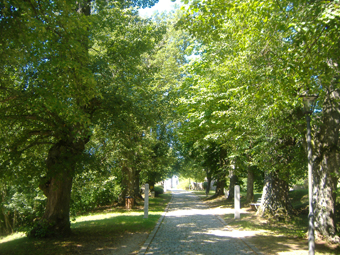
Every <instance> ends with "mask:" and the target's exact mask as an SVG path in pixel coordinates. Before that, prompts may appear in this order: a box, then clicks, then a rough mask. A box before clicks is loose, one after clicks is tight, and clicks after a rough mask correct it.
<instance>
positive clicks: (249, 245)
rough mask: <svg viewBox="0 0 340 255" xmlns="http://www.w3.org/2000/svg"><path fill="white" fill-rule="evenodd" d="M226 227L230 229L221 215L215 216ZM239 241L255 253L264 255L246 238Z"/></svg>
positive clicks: (240, 238)
mask: <svg viewBox="0 0 340 255" xmlns="http://www.w3.org/2000/svg"><path fill="white" fill-rule="evenodd" d="M215 216H216V217H217V218H218V219H219V220H220V221H221V222H222V223H223V224H224V226H226V227H230V226H229V225H228V224H227V222H226V221H225V220H224V219H223V218H222V217H221V216H220V215H215ZM238 239H239V240H241V241H242V242H244V243H245V244H246V245H247V246H248V247H249V248H250V249H251V250H252V251H253V252H255V254H257V255H263V253H262V252H261V251H260V250H259V249H258V248H257V247H255V246H254V245H253V244H251V243H249V242H248V241H247V240H246V238H244V237H238Z"/></svg>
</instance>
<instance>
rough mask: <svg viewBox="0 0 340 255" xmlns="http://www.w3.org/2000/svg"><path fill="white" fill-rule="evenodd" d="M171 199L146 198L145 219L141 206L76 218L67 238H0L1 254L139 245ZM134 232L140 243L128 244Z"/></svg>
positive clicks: (57, 252)
mask: <svg viewBox="0 0 340 255" xmlns="http://www.w3.org/2000/svg"><path fill="white" fill-rule="evenodd" d="M170 199H171V194H162V195H160V196H159V197H156V198H152V199H149V217H148V218H147V219H144V210H143V207H142V206H140V207H136V208H135V209H132V210H126V209H124V208H119V207H118V208H108V209H106V210H104V211H102V212H99V213H94V214H90V215H86V216H80V217H77V218H76V220H75V221H73V222H72V223H71V229H72V235H71V236H70V237H67V238H41V239H39V238H37V239H36V238H28V237H26V236H25V235H24V234H23V233H16V234H13V235H11V236H7V237H6V238H3V239H1V240H0V254H2V255H7V254H8V255H9V254H11V255H13V254H20V255H26V254H27V255H29V254H32V255H33V254H34V255H46V254H50V255H62V254H65V255H66V254H67V255H73V254H109V253H113V252H114V253H115V254H116V253H117V252H116V251H118V250H119V248H120V247H122V246H129V245H131V246H132V245H134V246H135V247H140V245H142V244H143V242H144V241H145V239H146V237H147V235H148V233H150V231H152V229H153V228H154V227H155V225H156V223H157V221H158V219H159V217H160V216H161V215H162V213H163V211H164V209H165V207H166V205H167V204H168V202H169V201H170ZM135 235H140V238H139V239H138V238H137V239H136V238H134V239H133V240H137V241H139V242H140V243H138V244H136V243H133V244H132V243H129V242H128V240H129V237H131V236H135ZM123 248H124V247H123ZM118 253H119V252H118ZM118 253H117V254H118ZM121 254H128V253H127V252H126V253H124V252H121Z"/></svg>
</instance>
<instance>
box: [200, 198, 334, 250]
mask: <svg viewBox="0 0 340 255" xmlns="http://www.w3.org/2000/svg"><path fill="white" fill-rule="evenodd" d="M205 203H206V204H207V205H208V206H209V207H210V208H211V210H214V211H215V212H216V213H215V214H216V215H219V216H221V217H222V218H224V219H226V220H225V222H226V224H227V228H228V229H229V230H231V231H233V232H234V233H235V236H239V237H240V238H241V240H245V241H246V242H247V243H250V244H251V245H253V246H255V247H256V248H257V249H258V250H259V251H260V252H261V253H262V254H264V255H274V254H277V255H302V254H304V255H305V254H308V240H307V238H306V237H305V238H303V237H301V236H291V237H287V236H284V235H282V234H277V233H275V232H273V231H272V227H273V226H274V228H275V226H276V225H277V226H278V227H281V228H282V227H284V224H282V223H276V224H275V223H270V224H269V223H268V221H267V220H265V219H262V218H259V217H257V216H256V215H255V211H253V210H252V209H251V208H250V207H247V206H243V208H242V209H241V211H240V213H241V218H242V221H245V220H246V221H248V222H249V223H253V224H254V225H256V224H257V225H261V226H264V227H263V229H262V228H261V230H250V231H249V229H245V228H243V227H242V226H241V225H240V224H239V225H238V224H237V220H234V217H233V216H234V209H232V208H230V207H231V206H230V202H229V204H228V205H226V199H225V198H223V197H220V198H216V199H213V200H206V201H205ZM241 207H242V206H241ZM266 225H268V227H267V226H266ZM269 225H270V226H269ZM286 225H287V229H288V226H289V223H287V224H286ZM281 233H282V231H281ZM315 254H334V255H335V254H337V255H338V254H340V247H339V246H337V245H332V244H328V243H326V242H325V241H322V240H316V241H315Z"/></svg>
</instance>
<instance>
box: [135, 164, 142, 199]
mask: <svg viewBox="0 0 340 255" xmlns="http://www.w3.org/2000/svg"><path fill="white" fill-rule="evenodd" d="M139 182H140V170H138V171H135V180H134V194H135V198H136V199H137V198H138V199H141V200H144V199H143V197H142V195H141V193H140V186H139Z"/></svg>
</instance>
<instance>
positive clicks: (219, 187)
mask: <svg viewBox="0 0 340 255" xmlns="http://www.w3.org/2000/svg"><path fill="white" fill-rule="evenodd" d="M225 183H226V179H225V177H220V178H219V179H218V180H217V182H216V192H215V196H224V187H225Z"/></svg>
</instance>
